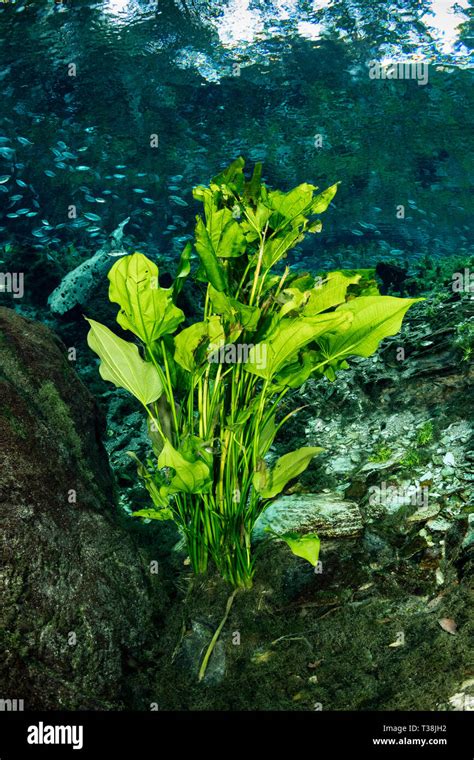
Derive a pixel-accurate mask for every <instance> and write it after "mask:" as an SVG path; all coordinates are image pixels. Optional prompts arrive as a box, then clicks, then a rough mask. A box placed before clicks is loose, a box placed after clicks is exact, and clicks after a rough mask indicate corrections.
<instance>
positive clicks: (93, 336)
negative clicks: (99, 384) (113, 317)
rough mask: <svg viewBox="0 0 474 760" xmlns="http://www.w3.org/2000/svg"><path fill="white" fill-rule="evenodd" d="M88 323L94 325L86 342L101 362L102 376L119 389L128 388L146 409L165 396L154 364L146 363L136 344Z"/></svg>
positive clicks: (101, 326)
mask: <svg viewBox="0 0 474 760" xmlns="http://www.w3.org/2000/svg"><path fill="white" fill-rule="evenodd" d="M87 321H88V322H89V324H90V326H91V329H90V330H89V332H88V333H87V342H88V344H89V346H90V348H92V350H93V351H95V353H96V354H97V355H98V356H99V358H100V360H101V363H100V367H99V372H100V374H101V377H102V378H103V379H104V380H110V382H112V383H114V385H116V386H117V388H125V389H126V390H127V391H129V392H130V393H131V394H132V395H133V396H135V398H137V399H138V400H139V401H141V402H142V404H144V405H145V406H146V405H147V404H151V403H152V402H153V401H156V400H157V399H158V398H159V397H160V396H161V394H162V393H163V385H162V383H161V380H160V376H159V374H158V372H157V370H156V368H155V367H154V365H153V364H151V363H150V362H145V361H143V359H142V358H141V356H140V354H139V353H138V347H137V346H135V345H134V344H133V343H129V342H128V341H126V340H123V338H119V337H118V336H117V335H115V334H114V333H113V332H112V330H109V328H108V327H105V325H101V324H100V322H95V321H94V320H93V319H88V320H87Z"/></svg>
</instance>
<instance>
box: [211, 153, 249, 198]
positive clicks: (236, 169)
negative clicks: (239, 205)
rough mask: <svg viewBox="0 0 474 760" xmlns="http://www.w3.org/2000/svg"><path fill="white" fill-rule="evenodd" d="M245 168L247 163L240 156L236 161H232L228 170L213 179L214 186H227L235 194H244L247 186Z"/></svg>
mask: <svg viewBox="0 0 474 760" xmlns="http://www.w3.org/2000/svg"><path fill="white" fill-rule="evenodd" d="M244 166H245V161H244V159H243V158H242V156H239V158H236V159H235V161H232V163H231V164H230V166H228V167H227V169H224V171H222V172H221V173H220V174H217V175H216V176H215V177H214V178H213V180H212V184H213V185H217V186H219V187H220V186H221V185H226V186H228V187H229V188H231V189H232V190H233V191H234V192H236V193H239V194H240V193H242V192H243V189H244V185H245V177H244V173H243V169H244Z"/></svg>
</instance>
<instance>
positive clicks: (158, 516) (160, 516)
mask: <svg viewBox="0 0 474 760" xmlns="http://www.w3.org/2000/svg"><path fill="white" fill-rule="evenodd" d="M132 517H146V518H147V519H148V520H173V517H174V516H173V512H172V511H171V509H169V508H163V509H139V510H138V511H137V512H133V514H132Z"/></svg>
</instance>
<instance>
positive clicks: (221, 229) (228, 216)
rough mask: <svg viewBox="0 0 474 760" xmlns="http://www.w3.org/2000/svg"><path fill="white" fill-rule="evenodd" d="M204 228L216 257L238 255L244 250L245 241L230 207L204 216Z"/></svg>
mask: <svg viewBox="0 0 474 760" xmlns="http://www.w3.org/2000/svg"><path fill="white" fill-rule="evenodd" d="M206 230H207V233H208V239H209V242H210V244H211V246H212V250H213V252H214V254H215V256H217V257H218V258H232V257H234V256H240V255H241V254H242V253H243V252H244V251H245V247H246V245H247V241H246V240H245V236H244V233H243V232H242V229H241V227H240V225H239V223H238V222H237V221H236V220H235V219H234V217H233V216H232V211H231V210H230V209H228V208H222V209H220V210H219V211H211V213H210V214H209V216H207V217H206Z"/></svg>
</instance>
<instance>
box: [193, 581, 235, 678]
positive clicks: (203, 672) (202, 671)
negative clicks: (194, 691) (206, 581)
mask: <svg viewBox="0 0 474 760" xmlns="http://www.w3.org/2000/svg"><path fill="white" fill-rule="evenodd" d="M237 590H238V589H234V591H233V592H232V594H231V595H230V596H229V598H228V600H227V604H226V608H225V613H224V617H223V618H222V620H221V622H220V624H219V627H218V628H217V630H216V632H215V634H214V636H213V637H212V640H211V643H210V644H209V646H208V648H207V651H206V654H205V655H204V659H203V661H202V665H201V667H200V669H199V681H202V679H203V678H204V676H205V675H206V670H207V666H208V663H209V659H210V656H211V654H212V652H213V651H214V647H215V646H216V644H217V640H218V638H219V636H220V635H221V631H222V629H223V627H224V626H225V623H226V620H227V618H228V617H229V612H230V608H231V607H232V603H233V601H234V598H235V595H236V593H237Z"/></svg>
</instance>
